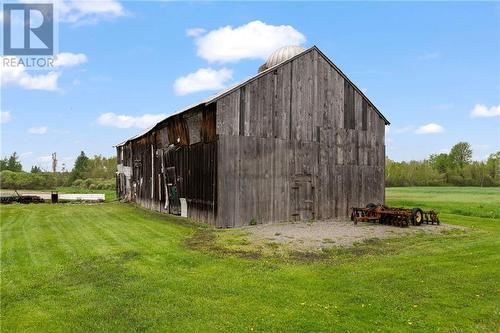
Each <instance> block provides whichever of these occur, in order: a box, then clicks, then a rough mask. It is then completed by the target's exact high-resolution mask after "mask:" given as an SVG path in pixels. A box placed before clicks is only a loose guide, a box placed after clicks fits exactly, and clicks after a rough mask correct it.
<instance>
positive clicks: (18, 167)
mask: <svg viewBox="0 0 500 333" xmlns="http://www.w3.org/2000/svg"><path fill="white" fill-rule="evenodd" d="M2 170H10V171H14V172H21V171H23V166H22V164H21V162H19V155H17V153H16V152H13V153H12V155H10V156H9V157H4V158H3V159H2V160H0V171H2Z"/></svg>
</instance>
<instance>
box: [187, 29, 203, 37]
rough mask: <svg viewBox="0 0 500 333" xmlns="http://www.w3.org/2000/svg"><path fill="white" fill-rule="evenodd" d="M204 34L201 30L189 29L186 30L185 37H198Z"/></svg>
mask: <svg viewBox="0 0 500 333" xmlns="http://www.w3.org/2000/svg"><path fill="white" fill-rule="evenodd" d="M205 32H207V31H206V30H205V29H203V28H190V29H187V30H186V35H187V36H189V37H198V36H200V35H203V34H204V33H205Z"/></svg>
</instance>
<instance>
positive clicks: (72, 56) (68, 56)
mask: <svg viewBox="0 0 500 333" xmlns="http://www.w3.org/2000/svg"><path fill="white" fill-rule="evenodd" d="M86 62H87V56H86V55H85V54H83V53H70V52H63V53H59V54H58V55H56V56H55V61H54V66H55V67H71V66H76V65H79V64H83V63H86Z"/></svg>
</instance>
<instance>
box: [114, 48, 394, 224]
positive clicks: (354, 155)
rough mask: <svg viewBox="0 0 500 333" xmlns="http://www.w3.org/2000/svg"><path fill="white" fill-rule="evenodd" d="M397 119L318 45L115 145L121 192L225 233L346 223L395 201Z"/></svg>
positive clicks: (292, 52) (284, 52) (280, 57)
mask: <svg viewBox="0 0 500 333" xmlns="http://www.w3.org/2000/svg"><path fill="white" fill-rule="evenodd" d="M388 124H389V122H388V121H387V119H386V118H385V117H384V116H383V115H382V113H381V112H380V111H379V110H378V109H377V108H376V107H375V106H374V105H373V103H371V102H370V100H369V99H368V98H367V97H366V96H365V95H364V93H363V92H362V91H361V90H360V89H358V88H357V87H356V86H355V85H354V84H353V83H352V82H351V81H350V80H349V79H348V78H347V76H346V75H345V74H344V73H342V71H341V70H340V69H339V68H338V67H337V66H336V65H335V64H334V63H333V62H332V61H331V60H330V59H328V57H326V56H325V55H324V54H323V53H322V52H321V51H320V50H319V49H318V48H317V47H316V46H313V47H311V48H308V49H304V48H301V47H297V46H289V47H284V48H281V49H279V50H277V51H275V52H274V53H273V54H272V55H271V56H270V57H269V59H268V60H267V61H266V63H265V64H263V65H262V66H260V68H259V72H258V74H257V75H255V76H253V77H251V78H249V79H248V80H246V81H244V82H241V83H239V84H237V85H236V86H233V87H231V88H229V89H227V90H224V91H222V92H220V93H218V94H216V95H214V96H212V97H209V98H207V99H205V100H203V101H201V102H199V103H197V104H194V105H192V106H190V107H187V108H185V109H183V110H181V111H179V112H177V113H175V114H173V115H171V116H169V117H167V118H166V119H164V120H162V121H160V122H158V123H157V124H156V125H154V126H153V127H151V128H149V129H148V130H146V131H144V132H142V133H140V134H138V135H136V136H134V137H132V138H130V139H128V140H126V141H124V142H122V143H120V144H118V145H116V150H117V172H116V191H117V195H118V197H119V198H120V199H122V200H125V201H131V202H135V203H137V204H139V205H141V206H144V207H146V208H149V209H152V210H156V211H160V212H166V213H170V214H176V215H182V216H186V217H190V218H193V219H196V220H201V221H205V222H207V223H210V224H212V225H215V226H217V227H224V228H225V227H238V226H244V225H249V224H253V223H270V222H278V221H297V220H312V219H330V218H338V217H347V216H348V214H349V210H350V207H353V206H364V205H366V204H367V203H369V202H374V203H383V202H384V164H385V142H384V131H385V125H388Z"/></svg>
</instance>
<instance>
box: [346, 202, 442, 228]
mask: <svg viewBox="0 0 500 333" xmlns="http://www.w3.org/2000/svg"><path fill="white" fill-rule="evenodd" d="M351 221H353V222H354V224H357V223H358V222H374V223H380V224H389V225H394V226H398V227H407V226H409V225H410V224H412V225H421V224H422V223H426V224H439V223H440V222H439V218H438V213H437V212H436V211H434V210H429V211H423V210H422V209H420V208H418V207H417V208H412V209H408V208H393V207H387V206H384V205H375V204H373V203H369V204H368V205H366V207H365V208H356V207H353V208H352V212H351Z"/></svg>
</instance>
